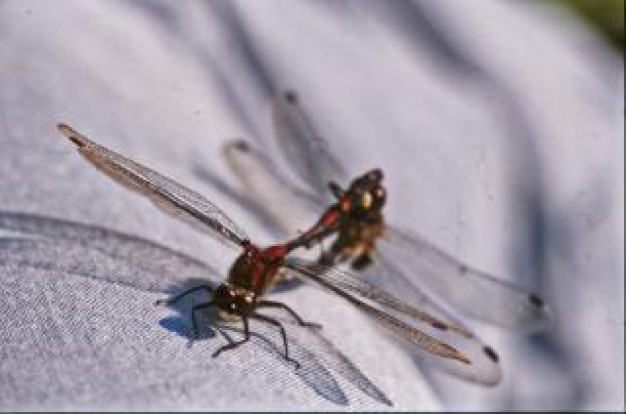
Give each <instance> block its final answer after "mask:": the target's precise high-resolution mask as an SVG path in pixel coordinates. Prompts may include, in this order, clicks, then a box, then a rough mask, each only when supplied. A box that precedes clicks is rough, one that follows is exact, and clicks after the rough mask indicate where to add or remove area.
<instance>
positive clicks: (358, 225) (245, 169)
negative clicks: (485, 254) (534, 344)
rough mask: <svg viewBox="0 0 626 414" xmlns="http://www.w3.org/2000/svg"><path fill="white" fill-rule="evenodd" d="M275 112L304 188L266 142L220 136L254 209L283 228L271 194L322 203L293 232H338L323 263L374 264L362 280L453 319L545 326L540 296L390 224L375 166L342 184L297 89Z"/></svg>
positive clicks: (309, 236)
mask: <svg viewBox="0 0 626 414" xmlns="http://www.w3.org/2000/svg"><path fill="white" fill-rule="evenodd" d="M271 115H272V121H273V127H274V134H275V138H276V141H277V143H278V148H279V149H280V151H281V152H282V155H283V157H282V158H283V159H284V160H285V161H286V164H287V165H288V166H289V167H290V169H291V170H292V171H293V172H294V173H295V175H296V176H298V177H299V178H300V179H301V181H302V182H303V183H305V184H306V186H307V190H303V189H302V186H298V185H297V184H296V183H294V182H293V181H292V180H290V179H289V178H288V177H286V176H285V175H284V174H283V173H282V172H280V171H279V170H278V169H277V168H276V162H275V161H273V160H272V159H271V158H270V157H269V156H268V155H266V153H265V152H264V151H262V150H260V149H256V148H254V147H253V146H252V145H250V144H248V143H247V142H245V141H243V140H236V141H233V142H230V143H229V144H227V145H225V147H224V149H223V154H224V156H225V159H226V161H227V164H228V165H229V167H230V169H231V171H232V172H233V173H234V174H235V175H236V177H237V178H239V180H240V182H241V183H242V184H243V186H244V189H245V194H246V195H247V196H248V197H249V198H250V199H252V200H255V202H256V203H255V208H258V209H259V210H263V212H264V214H265V215H268V216H271V217H274V218H275V219H276V221H277V223H278V225H279V227H280V226H282V227H283V229H282V230H284V231H287V230H288V226H289V222H288V221H287V220H288V219H287V218H285V217H286V216H287V214H288V212H285V211H281V210H280V209H279V208H280V205H279V204H277V203H275V202H273V201H274V200H275V199H276V198H277V197H280V196H278V195H277V194H280V193H284V194H286V195H285V196H284V197H287V195H289V196H290V197H291V199H292V200H296V201H297V203H299V205H300V207H301V208H300V209H299V210H300V211H301V212H302V213H301V214H303V215H304V214H306V213H305V210H307V211H308V212H310V211H313V210H316V211H318V217H319V212H320V211H321V212H322V214H321V218H319V220H318V221H317V223H316V224H315V225H314V226H312V227H311V228H309V229H308V230H306V231H303V232H301V234H300V236H299V238H298V239H297V242H298V243H300V244H302V245H303V246H305V247H310V246H312V245H314V244H316V243H321V241H322V240H324V239H326V238H329V237H334V240H333V242H332V245H331V246H330V248H329V249H322V253H321V254H320V257H319V258H318V259H317V263H318V265H319V266H333V265H338V264H342V263H349V264H350V266H351V268H352V269H353V270H355V271H359V272H364V271H367V270H368V269H370V268H372V267H374V268H375V269H376V271H375V272H374V273H373V274H372V277H370V278H368V280H370V281H373V280H374V279H376V280H377V281H378V284H379V285H380V286H385V287H389V286H394V287H395V290H393V289H392V291H393V292H401V293H402V299H404V300H407V301H410V302H411V303H420V304H421V306H423V307H425V308H426V309H428V310H429V311H430V312H431V313H435V314H437V315H438V316H439V317H441V318H445V319H447V320H450V321H454V322H455V324H456V325H460V326H462V323H461V322H460V321H459V317H456V316H453V314H455V315H459V314H461V315H463V317H465V316H469V317H473V318H475V319H478V320H482V321H485V322H488V323H491V324H495V325H498V326H502V327H505V328H510V329H515V330H522V331H541V330H544V329H546V327H547V326H549V324H550V322H551V311H550V309H549V307H548V306H547V305H546V303H545V302H544V301H543V300H542V299H541V298H540V297H539V295H537V294H535V293H533V292H530V291H529V290H527V289H525V288H524V287H522V286H518V285H516V284H512V283H509V282H507V281H504V280H502V279H499V278H497V277H495V276H493V275H491V274H488V273H486V272H483V271H480V270H478V269H476V268H473V267H472V266H470V265H468V264H466V263H463V262H462V261H461V260H459V259H457V258H456V257H454V256H453V255H451V254H449V253H448V252H446V251H445V250H444V249H442V248H440V247H438V246H437V245H435V244H434V243H432V242H430V241H428V240H427V239H426V238H424V237H422V236H420V235H418V234H415V233H413V232H411V231H409V230H407V229H404V228H400V227H397V226H393V225H392V224H389V223H387V221H386V219H385V217H384V214H383V210H384V207H385V205H386V204H387V198H388V194H387V191H386V189H385V187H384V184H383V180H384V175H383V172H382V170H381V169H379V168H373V169H371V170H370V171H367V172H366V173H365V174H363V175H361V176H358V177H356V178H355V179H353V180H352V181H351V182H350V183H349V185H348V186H347V187H346V188H342V187H341V186H340V185H339V184H338V182H342V181H343V182H349V181H348V179H347V178H346V176H347V174H346V172H345V168H344V167H343V166H342V165H341V164H340V162H339V161H338V159H337V158H336V157H335V156H334V155H333V154H332V153H331V152H330V151H329V145H328V142H327V141H326V140H325V139H323V138H320V137H319V135H318V134H317V133H316V131H315V129H314V127H313V124H312V123H311V122H310V120H309V119H308V118H307V116H306V113H305V112H304V110H303V108H302V106H301V103H300V101H299V97H298V95H297V94H296V93H295V92H293V91H285V92H282V93H279V94H277V95H275V96H274V97H273V98H272V102H271ZM289 207H290V212H295V211H297V210H298V206H296V205H295V203H294V204H291V205H290V206H289ZM281 220H282V221H281ZM290 220H291V221H292V222H293V219H290ZM366 273H367V272H366ZM388 289H389V288H388ZM490 351H492V350H490ZM494 357H495V354H494Z"/></svg>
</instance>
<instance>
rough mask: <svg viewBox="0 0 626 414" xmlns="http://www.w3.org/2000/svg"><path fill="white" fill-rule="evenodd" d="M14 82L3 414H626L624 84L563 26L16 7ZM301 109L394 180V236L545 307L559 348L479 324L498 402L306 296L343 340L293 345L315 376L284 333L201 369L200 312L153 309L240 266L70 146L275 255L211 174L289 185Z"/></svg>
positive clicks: (2, 280) (573, 29) (437, 17)
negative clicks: (132, 162) (174, 195)
mask: <svg viewBox="0 0 626 414" xmlns="http://www.w3.org/2000/svg"><path fill="white" fill-rule="evenodd" d="M0 82H1V84H2V87H1V88H0V127H1V128H0V356H1V357H0V409H2V410H62V409H63V410H64V409H69V410H76V409H125V410H129V409H158V410H191V409H202V410H211V409H216V410H220V409H221V410H225V409H229V410H238V409H240V410H243V409H247V410H254V409H262V410H275V409H280V410H296V409H300V410H301V409H306V410H336V409H341V408H348V409H351V410H352V409H353V410H364V409H372V410H384V409H389V408H391V409H402V410H411V409H445V408H452V409H454V408H456V409H498V410H507V409H560V410H568V409H620V408H622V409H623V406H624V394H623V388H624V368H623V367H624V278H623V270H624V254H623V251H624V249H623V248H624V233H623V225H624V215H623V211H624V193H623V188H624V182H623V169H624V162H623V159H624V158H623V157H624V139H623V128H624V92H623V91H624V73H623V60H622V58H621V57H620V56H618V55H617V54H615V53H614V52H613V51H612V50H609V49H608V48H606V47H605V45H604V44H603V43H602V42H601V40H600V39H599V38H598V37H597V36H596V35H594V34H592V33H590V32H587V31H585V29H584V28H582V27H581V26H579V25H578V24H577V23H576V21H575V20H574V19H573V18H572V17H571V16H569V15H567V14H565V13H564V12H562V11H561V10H560V9H552V8H550V7H548V6H546V5H541V6H540V5H539V4H535V3H518V2H515V3H513V2H482V1H481V2H478V1H475V2H452V1H450V2H422V1H415V2H409V1H405V2H385V1H374V0H367V1H332V2H326V1H317V2H308V1H301V2H294V1H278V0H268V1H264V2H244V1H191V0H188V1H180V2H166V1H118V2H104V1H102V2H82V1H74V0H68V1H64V2H36V1H12V0H9V1H4V2H2V3H0ZM286 88H292V89H295V90H297V91H298V93H299V95H300V96H301V97H302V99H303V100H304V101H305V102H306V104H307V109H308V110H309V113H310V114H311V117H312V119H313V120H314V122H315V127H316V130H317V131H318V132H319V133H320V135H321V136H322V137H323V138H324V139H326V140H327V141H328V143H329V149H330V150H331V151H332V152H333V154H335V155H336V156H338V157H340V158H341V161H342V163H343V164H344V165H345V166H346V167H347V168H348V169H349V173H350V174H354V175H356V174H360V173H361V172H362V171H365V170H366V169H369V168H371V167H373V166H378V167H381V168H382V169H383V170H384V171H385V180H386V183H387V186H388V189H389V194H390V196H389V203H388V209H387V210H386V214H387V217H388V218H389V220H390V221H393V222H394V223H395V224H396V225H399V226H403V227H405V228H407V229H410V230H412V231H414V232H417V233H419V234H422V235H424V236H427V237H428V238H429V239H430V240H432V241H433V242H436V243H437V244H438V245H440V246H442V247H444V248H445V249H446V250H447V251H449V252H451V253H453V254H454V255H456V256H458V257H460V258H462V259H463V260H465V261H467V262H469V263H471V264H472V265H474V266H476V267H478V268H481V269H485V270H488V271H489V272H491V273H494V274H497V275H499V276H501V277H502V278H504V279H507V280H510V281H515V282H516V283H519V284H523V285H526V286H528V287H529V288H532V289H534V290H536V291H539V292H540V293H541V294H542V296H543V297H544V298H545V299H546V300H547V301H548V302H549V303H550V305H551V306H552V308H553V312H554V315H555V323H554V326H552V328H551V329H550V330H549V331H548V332H546V333H542V334H534V335H527V334H524V333H520V332H510V331H506V330H502V329H499V328H495V327H491V326H487V325H485V324H481V323H478V322H471V321H470V322H468V323H470V324H471V327H472V328H473V329H475V330H476V331H477V332H479V333H480V335H481V337H483V338H485V339H486V340H488V341H489V343H490V344H492V345H493V346H494V348H496V349H497V350H498V352H499V354H500V357H501V359H502V366H503V372H504V379H503V381H502V383H501V384H500V385H498V386H497V387H495V388H482V387H479V386H476V385H472V384H468V383H464V382H462V381H459V380H458V379H455V378H453V377H451V376H448V375H445V374H442V373H438V372H436V371H434V370H430V369H422V368H421V367H420V366H419V365H416V364H415V363H414V361H413V359H412V356H411V355H410V354H409V353H407V351H406V349H405V348H402V347H400V346H399V345H398V344H397V343H396V342H394V341H393V340H392V339H391V338H389V337H388V336H387V335H385V334H384V333H383V332H382V330H380V329H377V328H376V326H375V325H374V324H372V323H371V321H370V320H368V319H367V318H366V317H365V316H363V315H361V314H359V312H358V311H356V310H355V309H353V308H351V307H350V306H349V305H348V304H346V303H345V302H344V301H342V300H340V299H338V298H334V297H332V296H329V295H327V294H325V293H323V292H321V291H320V290H318V289H314V288H312V287H309V286H303V287H298V288H297V289H291V290H286V291H284V292H278V293H275V294H274V295H273V297H274V298H279V299H280V300H281V301H284V302H285V303H289V304H290V305H292V307H294V308H297V310H298V312H299V313H300V314H301V315H302V316H303V317H304V318H305V319H307V320H311V321H315V322H318V323H321V324H322V325H323V326H324V329H323V330H322V331H321V332H319V333H317V332H308V331H306V330H303V329H299V328H298V327H296V326H289V332H290V335H291V336H290V344H291V346H292V349H293V352H294V355H295V357H296V358H298V359H299V360H302V361H305V363H304V364H303V368H302V369H301V370H298V371H296V370H295V369H294V367H293V366H292V365H290V364H289V363H288V362H286V361H285V360H284V359H282V358H281V354H280V350H281V349H280V346H279V345H280V338H279V336H278V334H277V332H275V331H273V330H272V329H270V328H268V327H263V326H257V327H255V329H254V330H255V332H257V333H258V336H255V338H254V339H253V341H252V343H251V344H249V345H246V346H243V347H241V348H239V349H237V350H236V351H233V352H227V353H224V354H223V355H221V356H220V357H219V358H216V359H213V358H211V354H212V353H213V352H214V351H215V350H216V349H217V347H218V346H219V345H220V344H223V339H222V338H221V337H220V336H219V335H215V336H214V337H212V338H211V337H210V336H211V332H209V330H207V332H205V334H206V336H207V338H206V340H202V341H197V342H195V343H194V344H193V346H191V347H189V346H188V338H187V336H188V332H189V328H190V326H189V325H190V324H189V321H188V317H189V315H188V313H185V312H184V311H181V312H180V313H177V312H176V310H171V309H159V308H155V307H154V306H153V303H154V301H155V300H156V299H159V298H163V297H166V296H167V294H168V293H169V292H172V291H175V290H177V289H180V286H181V285H186V284H191V283H193V282H194V281H197V280H198V279H208V280H210V281H212V282H214V283H218V282H219V281H221V280H222V279H223V278H224V275H225V274H226V272H227V270H228V266H229V264H230V262H231V261H232V260H233V259H234V258H235V257H236V254H237V252H236V251H233V250H230V249H228V248H227V247H225V246H224V245H222V244H220V243H216V242H215V241H214V240H212V239H211V238H210V237H206V236H204V235H203V234H200V233H195V232H194V231H193V230H191V229H189V228H188V227H186V226H185V225H182V224H180V223H178V222H177V221H175V220H173V219H171V218H169V217H167V216H165V215H163V214H162V213H161V212H159V211H158V210H157V209H155V208H154V207H153V206H152V205H151V204H150V203H148V202H146V201H145V200H142V199H141V198H140V197H138V196H136V195H135V194H131V193H130V192H128V191H127V190H125V189H123V188H121V187H120V186H118V185H116V184H114V183H113V182H111V181H110V180H108V179H107V178H105V177H104V176H103V175H101V174H100V173H99V172H97V171H95V170H94V169H93V168H92V167H91V166H89V165H88V164H87V163H85V162H84V160H83V159H81V158H80V157H79V156H78V155H77V154H76V153H75V151H74V150H73V149H72V148H71V145H70V144H69V143H68V142H67V141H66V140H65V139H64V138H63V137H62V136H61V135H60V134H59V133H58V132H57V130H56V124H57V123H58V122H66V123H68V124H71V125H73V126H75V127H76V128H77V129H79V130H80V131H81V132H83V133H85V134H87V135H88V136H90V137H91V138H92V139H93V140H95V141H97V142H100V143H102V144H104V145H106V146H108V147H110V148H113V149H115V150H117V151H119V152H120V153H122V154H125V155H127V156H129V157H131V158H133V159H136V160H138V161H141V162H142V163H144V164H146V165H149V166H151V167H152V168H154V169H156V170H157V171H160V172H162V173H164V174H166V175H168V176H170V177H173V178H175V179H176V180H179V181H181V182H183V183H185V185H187V186H189V187H191V188H193V189H196V190H197V191H199V192H201V193H203V194H205V195H206V196H207V197H208V198H209V199H210V200H212V201H213V202H215V203H216V204H217V205H218V206H220V207H221V208H222V209H223V210H224V211H226V212H227V213H228V214H229V216H231V217H232V218H233V219H235V220H236V221H237V222H238V223H239V224H240V225H241V226H242V227H243V228H245V229H246V231H247V232H248V234H249V235H250V237H251V238H252V239H253V240H255V241H257V242H258V243H261V244H269V243H272V242H276V241H277V240H274V239H273V237H272V234H271V232H269V231H268V229H267V226H266V224H265V223H264V222H263V220H262V219H259V218H258V217H255V216H253V215H251V214H250V212H249V210H247V209H246V208H244V206H242V205H240V204H238V203H236V202H234V201H233V199H232V198H230V197H229V196H227V195H226V194H224V193H223V192H221V191H220V190H219V189H218V188H216V187H215V186H212V185H210V184H209V183H208V182H207V181H206V180H204V179H203V178H202V175H201V174H198V169H197V168H194V166H198V165H200V166H202V167H203V168H205V169H207V170H209V171H211V172H212V173H214V174H217V175H218V176H219V177H221V178H222V179H223V180H225V181H226V182H228V183H230V184H231V185H233V186H236V185H237V183H236V181H235V180H234V179H233V177H232V175H229V174H228V170H227V168H226V164H225V162H224V160H223V157H222V153H221V151H222V146H223V145H224V143H226V142H227V141H228V140H230V139H232V138H235V137H239V138H245V139H247V140H249V141H251V142H252V143H254V145H256V146H257V147H260V148H263V149H264V150H266V151H267V154H268V156H270V157H272V159H273V160H275V161H276V165H277V167H278V168H281V169H283V170H284V171H286V168H285V163H284V160H281V158H280V156H279V152H278V150H277V148H276V142H275V140H274V137H273V135H272V128H271V122H270V118H269V113H268V101H269V98H270V97H271V96H272V94H274V93H276V92H278V91H281V90H284V89H286ZM285 204H286V205H285V206H284V208H285V211H286V212H288V211H289V205H288V203H287V202H286V203H285ZM296 230H297V229H294V234H295V232H296ZM235 335H237V333H233V336H235ZM263 337H266V339H269V340H264V339H263ZM277 344H278V346H277ZM388 401H391V402H393V406H392V407H389V406H388V405H387V404H386V403H387V402H388Z"/></svg>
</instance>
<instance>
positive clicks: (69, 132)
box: [57, 122, 87, 147]
mask: <svg viewBox="0 0 626 414" xmlns="http://www.w3.org/2000/svg"><path fill="white" fill-rule="evenodd" d="M57 129H58V130H59V132H60V133H62V134H63V135H65V136H66V137H67V138H68V139H69V140H70V141H72V142H73V143H74V144H75V145H76V146H77V147H84V146H85V145H87V143H86V141H85V139H84V138H83V137H82V136H81V135H80V134H79V133H78V132H77V131H76V130H75V129H74V128H72V127H71V126H69V125H67V124H64V123H62V122H60V123H58V124H57Z"/></svg>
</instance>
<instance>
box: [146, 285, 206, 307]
mask: <svg viewBox="0 0 626 414" xmlns="http://www.w3.org/2000/svg"><path fill="white" fill-rule="evenodd" d="M198 290H206V291H207V292H209V293H213V289H212V288H210V287H209V285H200V286H196V287H193V288H191V289H188V290H186V291H184V292H183V293H181V294H180V295H177V296H174V297H173V298H172V299H159V300H157V301H156V302H154V305H155V306H159V305H171V304H172V303H175V302H178V301H179V300H180V299H182V298H183V297H185V296H187V295H189V294H190V293H193V292H196V291H198Z"/></svg>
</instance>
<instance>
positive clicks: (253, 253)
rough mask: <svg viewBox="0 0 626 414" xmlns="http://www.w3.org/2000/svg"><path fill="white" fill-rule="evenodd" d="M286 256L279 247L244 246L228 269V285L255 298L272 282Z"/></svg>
mask: <svg viewBox="0 0 626 414" xmlns="http://www.w3.org/2000/svg"><path fill="white" fill-rule="evenodd" d="M286 254H287V249H286V248H285V247H284V246H280V245H279V246H272V247H269V248H267V249H259V248H257V247H256V246H254V245H252V244H250V245H249V246H246V247H245V250H244V252H243V253H242V254H241V255H239V257H238V258H237V260H235V263H233V265H232V266H231V268H230V271H229V273H228V284H229V285H231V286H235V287H237V288H240V289H244V290H247V291H250V292H252V293H253V294H254V295H255V296H259V295H261V294H263V293H264V292H265V291H266V290H267V288H268V287H269V286H270V285H271V284H272V283H273V282H274V279H275V278H276V274H277V273H278V270H279V269H280V267H281V266H282V264H283V261H284V257H285V255H286Z"/></svg>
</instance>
